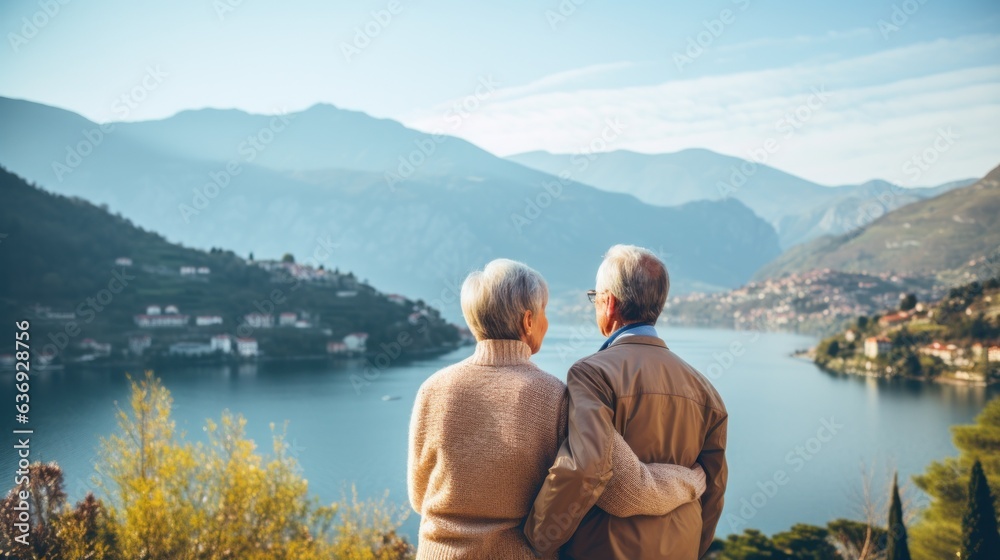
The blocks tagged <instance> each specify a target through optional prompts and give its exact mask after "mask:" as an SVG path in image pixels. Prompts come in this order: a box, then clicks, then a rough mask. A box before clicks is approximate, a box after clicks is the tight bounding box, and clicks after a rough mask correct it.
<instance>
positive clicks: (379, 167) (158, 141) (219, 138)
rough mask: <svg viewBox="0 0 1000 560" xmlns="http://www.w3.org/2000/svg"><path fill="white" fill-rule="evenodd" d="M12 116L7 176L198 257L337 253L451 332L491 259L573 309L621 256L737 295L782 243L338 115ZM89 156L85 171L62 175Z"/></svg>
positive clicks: (742, 224) (749, 215)
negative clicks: (469, 288)
mask: <svg viewBox="0 0 1000 560" xmlns="http://www.w3.org/2000/svg"><path fill="white" fill-rule="evenodd" d="M0 116H2V117H3V119H4V122H5V127H4V129H3V130H2V131H0V164H3V165H5V166H7V167H9V168H10V169H11V170H12V171H14V172H16V173H18V174H20V175H22V176H24V177H27V178H28V179H30V180H32V181H34V182H36V183H38V184H40V185H42V186H43V187H45V188H47V189H51V190H52V191H55V192H58V193H64V194H71V195H76V196H81V197H83V198H85V199H87V200H90V201H93V202H95V203H104V204H107V205H108V206H109V207H110V208H111V209H112V210H113V211H119V212H122V213H123V214H124V215H125V216H127V217H129V218H130V219H132V220H134V221H135V222H137V223H140V224H142V226H143V227H145V228H147V229H151V230H153V231H157V232H160V233H162V234H163V235H165V236H166V237H167V238H169V239H171V240H173V241H177V242H181V243H184V244H185V245H189V246H193V247H207V246H224V247H230V248H232V249H234V250H235V251H238V252H240V253H243V254H246V253H249V252H251V251H252V252H254V253H255V254H256V255H258V256H272V257H274V256H280V255H281V254H282V253H283V252H285V251H291V252H293V253H294V254H295V255H296V256H297V257H299V258H300V259H302V260H305V259H308V258H310V257H312V256H313V255H315V254H318V253H322V252H323V251H320V250H319V249H321V248H322V247H324V246H327V245H329V246H332V247H333V248H334V249H333V250H332V251H327V252H326V256H325V261H324V262H323V264H325V265H326V266H328V267H332V266H339V267H341V268H346V269H350V270H354V271H357V272H358V273H359V274H361V275H362V277H367V278H368V279H370V280H371V281H372V282H373V283H375V284H377V285H379V286H380V287H383V288H384V289H386V290H388V291H397V292H401V293H408V294H411V293H412V294H415V295H417V296H419V297H423V298H425V299H427V300H429V301H430V302H431V303H432V304H435V305H437V306H439V307H442V308H445V311H446V312H449V317H450V318H453V319H456V318H457V317H458V305H457V295H458V286H460V283H461V280H462V279H463V278H464V276H465V275H466V274H467V273H468V272H469V270H470V268H472V267H476V266H481V265H482V264H484V263H485V262H486V261H488V260H489V259H491V258H496V257H508V258H515V259H520V260H523V261H525V262H527V263H529V264H531V265H532V266H535V267H536V268H538V269H539V270H540V271H541V272H542V273H543V274H544V275H545V276H546V278H547V279H548V280H549V281H550V284H551V287H552V290H553V294H554V295H556V296H558V295H560V294H563V293H566V294H572V295H571V296H570V297H575V298H578V297H583V296H582V295H580V294H579V293H578V292H579V291H580V290H581V289H587V288H589V287H591V286H592V284H593V277H594V274H595V272H596V267H597V265H598V264H599V262H600V258H601V255H602V253H603V251H604V250H605V249H607V247H609V246H610V245H612V244H614V243H621V242H625V243H636V244H640V245H644V246H647V247H651V248H652V249H654V250H656V251H658V252H659V253H660V254H661V256H662V257H663V258H664V259H665V260H666V262H667V264H668V266H669V267H670V270H671V275H672V279H673V289H674V291H676V292H677V293H683V292H684V291H688V290H691V289H695V288H697V289H721V288H725V287H734V286H737V285H739V284H741V283H743V282H745V281H746V280H747V279H748V278H749V277H750V276H751V275H752V274H753V273H754V271H755V270H757V269H758V268H759V267H760V266H762V265H763V264H765V263H767V262H769V261H771V260H772V259H773V258H774V257H776V256H777V255H778V254H779V252H780V249H779V247H778V239H777V235H776V234H775V232H774V230H773V228H771V227H770V226H769V225H768V224H767V223H766V222H764V221H763V220H761V219H760V218H758V217H757V216H756V215H754V213H753V212H752V211H750V209H748V208H747V207H746V206H744V205H743V204H742V203H740V202H738V201H736V200H728V201H699V202H692V203H690V204H685V205H683V206H680V207H675V208H664V207H658V206H652V205H648V204H644V203H642V202H640V201H639V200H638V199H636V198H635V197H633V196H631V195H625V194H617V193H608V192H605V191H602V190H599V189H596V188H592V187H590V186H587V185H584V184H581V183H578V182H575V181H573V180H560V179H558V178H557V177H554V176H551V175H548V174H545V173H542V172H539V171H535V170H532V169H529V168H527V167H524V166H522V165H519V164H517V163H514V162H509V161H506V160H503V159H500V158H497V157H495V156H493V155H491V154H489V153H488V152H485V151H483V150H481V149H479V148H477V147H475V146H474V145H472V144H469V143H468V142H465V141H464V140H461V139H457V138H452V137H447V136H439V137H435V136H432V135H429V134H424V133H421V132H418V131H414V130H411V129H407V128H405V127H403V126H402V125H400V124H398V123H394V122H392V121H387V120H383V119H374V118H371V117H367V116H365V115H363V114H361V113H355V112H350V111H342V110H340V109H336V108H334V107H331V106H316V107H313V108H310V109H308V110H306V111H303V112H300V113H295V114H291V115H285V116H266V115H249V114H246V113H242V112H239V111H217V110H201V111H188V112H184V113H181V114H179V115H177V116H175V117H171V118H170V119H165V120H161V121H149V122H137V123H113V125H110V126H111V127H112V128H111V130H110V131H107V132H104V133H102V134H101V135H98V134H97V133H96V132H94V131H95V130H100V129H101V126H99V125H97V124H95V123H92V122H90V121H88V120H86V119H84V118H83V117H80V116H79V115H76V114H74V113H70V112H68V111H64V110H61V109H56V108H52V107H46V106H43V105H39V104H35V103H31V102H27V101H19V100H11V99H3V98H0ZM89 138H93V139H94V140H89ZM98 138H99V139H98ZM88 144H91V145H90V146H89V147H88ZM80 148H84V151H88V154H87V155H84V156H81V157H79V161H70V162H69V163H67V160H68V159H72V158H73V157H74V156H73V154H74V153H77V152H79V151H80ZM404 162H405V163H406V164H408V165H409V168H408V167H407V166H406V165H403V163H404ZM70 163H74V165H71V166H70ZM59 165H62V166H69V167H70V169H71V171H69V172H63V173H62V174H59V173H57V171H56V168H57V167H58V166H59ZM387 174H392V175H393V176H395V177H397V178H398V179H399V181H397V182H394V181H390V180H389V179H388V177H389V176H388V175H387Z"/></svg>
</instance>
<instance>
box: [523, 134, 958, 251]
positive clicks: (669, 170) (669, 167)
mask: <svg viewBox="0 0 1000 560" xmlns="http://www.w3.org/2000/svg"><path fill="white" fill-rule="evenodd" d="M507 159H509V160H511V161H515V162H518V163H521V164H523V165H526V166H528V167H531V168H533V169H538V170H540V171H545V172H548V173H559V171H561V170H570V171H572V172H573V177H574V179H576V180H578V181H580V182H582V183H586V184H588V185H593V186H595V187H598V188H601V189H605V190H608V191H611V192H628V193H631V194H634V195H635V196H636V197H638V198H639V199H640V200H642V201H644V202H647V203H649V204H656V205H660V206H672V205H676V204H683V203H685V202H690V201H694V200H719V199H722V198H727V197H732V198H735V199H737V200H739V201H741V202H743V203H744V204H746V205H747V206H748V207H750V209H752V210H753V211H754V212H755V213H756V214H757V215H758V216H760V217H762V218H764V219H765V220H767V221H768V222H769V223H770V224H771V225H772V226H774V228H775V229H776V230H777V232H778V236H779V239H780V241H781V245H782V247H784V248H788V247H791V246H793V245H797V244H799V243H803V242H805V241H809V240H811V239H814V238H816V237H819V236H822V235H829V234H839V233H844V232H847V231H850V230H853V229H856V228H858V227H860V226H861V225H863V224H864V223H866V222H868V221H871V219H874V218H875V217H878V216H880V215H882V214H884V213H885V212H888V211H892V210H894V209H896V208H899V207H902V206H905V205H906V204H910V203H912V202H915V201H917V200H923V199H925V198H930V197H933V196H937V195H938V194H941V193H942V192H945V191H947V190H950V189H952V188H955V187H959V186H964V185H967V184H969V183H971V182H972V181H973V180H972V179H969V180H964V181H954V182H951V183H947V184H945V185H939V186H937V187H930V188H914V189H903V188H900V187H897V186H895V185H891V184H890V183H888V182H886V181H879V180H875V181H869V182H867V183H864V184H862V185H850V186H842V187H825V186H823V185H819V184H816V183H813V182H811V181H808V180H805V179H802V178H800V177H796V176H794V175H791V174H789V173H785V172H783V171H780V170H778V169H775V168H773V167H769V166H767V165H762V164H757V163H754V162H748V161H746V160H742V159H739V158H735V157H731V156H726V155H722V154H718V153H715V152H712V151H710V150H705V149H687V150H681V151H679V152H675V153H668V154H641V153H637V152H631V151H627V150H617V151H613V152H606V153H598V154H592V155H590V156H581V155H570V154H552V153H549V152H526V153H522V154H516V155H513V156H509V157H508V158H507Z"/></svg>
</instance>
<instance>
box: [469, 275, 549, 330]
mask: <svg viewBox="0 0 1000 560" xmlns="http://www.w3.org/2000/svg"><path fill="white" fill-rule="evenodd" d="M548 297H549V289H548V286H547V285H546V283H545V279H543V278H542V275H541V274H539V273H538V272H537V271H535V270H534V269H533V268H531V267H529V266H528V265H526V264H524V263H520V262H517V261H512V260H510V259H496V260H493V261H490V262H489V263H488V264H487V265H486V266H485V267H484V268H483V270H477V271H474V272H472V273H471V274H469V276H468V277H467V278H466V279H465V282H464V283H463V284H462V296H461V300H462V315H463V316H465V322H466V323H468V325H469V330H471V331H472V334H473V335H474V336H475V337H476V340H497V339H499V340H520V338H521V334H522V330H523V328H522V323H521V320H522V317H524V312H525V311H531V312H532V313H534V314H537V313H538V312H539V311H540V310H541V309H542V308H543V307H544V306H545V303H546V302H547V300H548Z"/></svg>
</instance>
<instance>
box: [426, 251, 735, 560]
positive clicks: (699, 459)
mask: <svg viewBox="0 0 1000 560" xmlns="http://www.w3.org/2000/svg"><path fill="white" fill-rule="evenodd" d="M669 284H670V281H669V277H668V275H667V270H666V267H665V266H664V265H663V263H662V262H661V261H660V260H659V259H658V258H657V257H656V255H654V254H653V253H652V252H650V251H648V250H646V249H642V248H640V247H634V246H626V245H616V246H614V247H612V248H611V249H610V250H609V251H608V253H607V255H606V256H605V258H604V261H603V262H602V263H601V265H600V267H599V268H598V271H597V284H596V289H595V290H592V291H590V292H589V293H588V296H589V297H590V300H591V301H592V302H593V303H594V306H595V311H596V319H597V325H598V326H599V327H600V331H601V333H602V334H603V335H604V336H606V337H608V338H607V340H606V341H605V342H604V344H603V345H601V347H600V349H599V350H597V352H596V353H594V354H591V355H590V356H587V357H585V358H582V359H581V360H579V361H578V362H576V363H575V364H573V366H572V367H571V368H570V370H569V372H568V374H567V377H566V383H565V384H564V383H563V382H562V381H561V380H559V379H558V378H556V377H555V376H553V375H550V374H549V373H546V372H545V371H542V370H541V369H539V368H538V366H536V365H535V364H534V363H532V361H531V356H532V354H535V353H536V352H538V350H539V348H541V346H542V340H543V339H544V338H545V333H546V331H547V329H548V319H547V318H546V317H545V306H546V304H547V303H548V288H547V286H546V283H545V280H544V279H543V278H542V277H541V275H539V274H538V273H537V272H535V271H534V270H532V269H531V268H529V267H527V266H525V265H524V264H521V263H518V262H515V261H510V260H506V259H498V260H495V261H492V262H490V263H489V264H488V265H486V267H485V268H484V269H483V270H482V271H477V272H473V273H472V274H470V275H469V277H468V278H467V279H466V280H465V283H464V284H463V285H462V294H461V302H462V313H463V315H464V316H465V320H466V322H467V323H468V325H469V328H470V329H471V331H472V333H473V335H474V336H475V337H476V340H477V344H476V349H475V352H474V353H473V354H472V356H470V357H469V358H468V359H466V360H463V361H462V362H459V363H458V364H455V365H453V366H450V367H447V368H444V369H442V370H441V371H439V372H437V373H435V374H434V375H432V376H431V377H429V378H428V379H427V380H426V381H425V382H424V383H423V385H422V386H421V387H420V390H419V391H418V393H417V397H416V402H415V403H414V406H413V417H412V419H411V422H410V440H409V457H408V464H407V471H408V472H407V477H408V486H409V497H410V503H411V505H412V506H413V509H414V510H416V511H417V513H419V514H420V516H421V520H420V537H419V544H418V548H417V558H420V559H466V558H470V559H472V558H474V559H484V560H485V559H497V560H517V559H522V558H523V559H534V558H552V559H554V558H573V559H602V560H607V559H621V560H642V559H654V558H655V559H678V560H686V559H692V560H693V559H696V558H700V557H702V556H704V555H705V553H706V552H707V550H708V547H709V545H710V544H711V542H712V539H713V536H714V534H715V527H716V524H717V523H718V521H719V516H720V514H721V511H722V501H723V494H724V492H725V489H726V477H727V467H726V459H725V447H726V428H727V418H728V416H727V413H726V408H725V406H724V405H723V403H722V399H721V398H720V397H719V394H718V393H717V392H716V391H715V389H714V388H713V387H712V385H711V384H710V383H709V382H708V380H707V379H705V377H703V376H702V375H701V374H700V373H698V371H696V370H695V369H694V368H693V367H691V366H690V365H688V364H687V363H685V362H684V361H683V360H681V359H680V358H679V357H677V356H676V355H675V354H674V353H673V352H671V351H670V350H669V349H668V348H667V345H666V344H665V343H664V342H663V340H662V339H660V338H659V336H658V335H657V332H656V329H655V328H654V324H655V323H656V320H657V318H658V317H659V315H660V313H661V312H662V311H663V306H664V304H665V302H666V298H667V291H668V289H669Z"/></svg>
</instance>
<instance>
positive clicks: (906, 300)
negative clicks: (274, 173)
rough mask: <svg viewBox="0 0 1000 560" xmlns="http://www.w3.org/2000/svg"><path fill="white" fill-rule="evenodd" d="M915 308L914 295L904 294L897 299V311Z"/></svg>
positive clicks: (915, 298)
mask: <svg viewBox="0 0 1000 560" xmlns="http://www.w3.org/2000/svg"><path fill="white" fill-rule="evenodd" d="M916 306H917V296H916V294H906V295H903V296H900V298H899V310H900V311H909V310H911V309H913V308H914V307H916Z"/></svg>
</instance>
